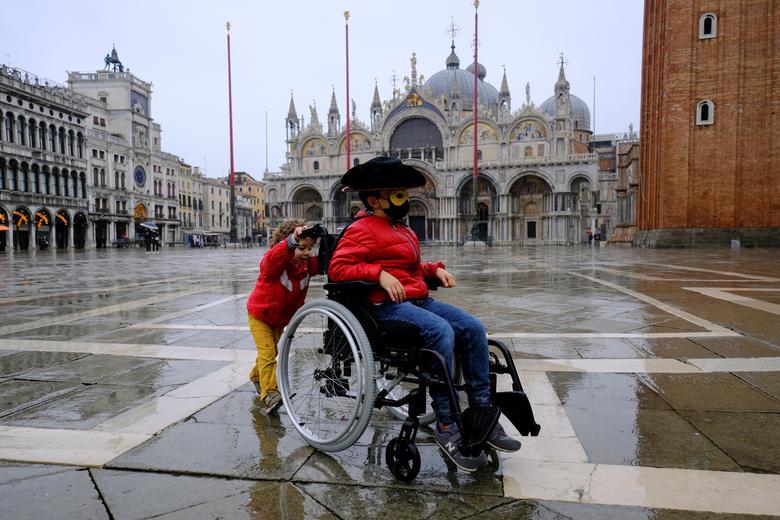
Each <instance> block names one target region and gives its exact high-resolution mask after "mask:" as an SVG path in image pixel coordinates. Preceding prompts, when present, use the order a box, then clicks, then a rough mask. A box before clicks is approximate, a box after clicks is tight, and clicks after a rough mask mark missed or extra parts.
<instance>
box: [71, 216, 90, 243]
mask: <svg viewBox="0 0 780 520" xmlns="http://www.w3.org/2000/svg"><path fill="white" fill-rule="evenodd" d="M86 244H87V217H86V215H84V214H83V213H76V216H75V217H73V247H75V248H76V249H84V247H85V246H86Z"/></svg>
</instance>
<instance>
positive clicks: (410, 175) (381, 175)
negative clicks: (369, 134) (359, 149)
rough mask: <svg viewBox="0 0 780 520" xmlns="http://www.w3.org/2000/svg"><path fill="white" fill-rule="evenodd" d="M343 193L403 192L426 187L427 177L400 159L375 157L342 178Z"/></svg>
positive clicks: (351, 169)
mask: <svg viewBox="0 0 780 520" xmlns="http://www.w3.org/2000/svg"><path fill="white" fill-rule="evenodd" d="M341 186H342V188H341V190H342V191H368V190H401V189H405V188H417V187H419V186H425V177H424V176H423V174H422V173H420V172H419V171H417V169H416V168H413V167H411V166H408V165H406V164H404V163H402V162H401V160H400V159H393V158H391V157H375V158H373V159H371V160H370V161H366V162H364V163H363V164H358V165H357V166H354V167H352V168H350V169H349V171H348V172H347V173H345V174H344V175H343V176H342V177H341Z"/></svg>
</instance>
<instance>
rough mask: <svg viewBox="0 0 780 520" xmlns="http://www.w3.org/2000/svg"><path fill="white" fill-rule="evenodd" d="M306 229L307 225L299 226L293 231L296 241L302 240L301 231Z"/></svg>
mask: <svg viewBox="0 0 780 520" xmlns="http://www.w3.org/2000/svg"><path fill="white" fill-rule="evenodd" d="M304 229H306V226H298V227H297V228H295V231H293V238H294V239H295V241H296V242H300V241H301V233H302V232H303V230H304Z"/></svg>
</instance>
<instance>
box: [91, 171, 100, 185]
mask: <svg viewBox="0 0 780 520" xmlns="http://www.w3.org/2000/svg"><path fill="white" fill-rule="evenodd" d="M92 185H93V186H99V185H100V178H99V177H98V169H97V168H92Z"/></svg>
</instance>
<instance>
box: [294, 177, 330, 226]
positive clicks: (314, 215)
mask: <svg viewBox="0 0 780 520" xmlns="http://www.w3.org/2000/svg"><path fill="white" fill-rule="evenodd" d="M290 200H291V202H290V206H289V212H288V215H289V216H290V217H291V218H302V219H303V220H306V221H314V220H316V221H320V220H322V216H323V214H324V211H323V202H322V194H321V193H320V191H319V190H318V189H317V188H315V187H314V186H311V185H309V184H302V185H299V186H296V188H295V189H294V191H293V192H292V194H291V196H290Z"/></svg>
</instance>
